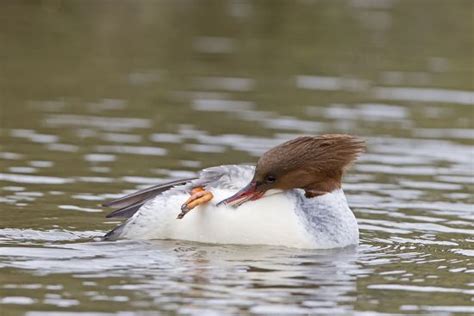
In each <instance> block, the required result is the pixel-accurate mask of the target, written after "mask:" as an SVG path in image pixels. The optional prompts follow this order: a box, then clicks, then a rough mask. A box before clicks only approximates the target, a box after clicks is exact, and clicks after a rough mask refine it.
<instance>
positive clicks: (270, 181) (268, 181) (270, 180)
mask: <svg viewBox="0 0 474 316" xmlns="http://www.w3.org/2000/svg"><path fill="white" fill-rule="evenodd" d="M275 181H276V177H275V176H272V175H270V174H269V175H268V176H266V177H265V182H266V183H273V182H275Z"/></svg>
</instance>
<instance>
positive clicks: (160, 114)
mask: <svg viewBox="0 0 474 316" xmlns="http://www.w3.org/2000/svg"><path fill="white" fill-rule="evenodd" d="M473 12H474V8H473V2H472V1H469V0H468V1H462V0H455V1H440V0H433V1H424V0H415V1H408V0H405V1H402V0H398V1H397V0H380V1H374V0H351V1H311V0H300V1H282V0H278V1H230V0H227V1H191V0H180V1H145V0H143V1H60V0H56V1H2V2H1V3H0V192H1V193H0V215H1V220H0V245H1V246H0V314H1V315H2V316H3V315H28V316H33V315H34V316H38V315H41V316H43V315H101V316H102V315H112V314H114V313H118V315H126V316H128V315H157V312H161V313H163V314H170V313H171V314H173V313H179V314H186V315H223V314H243V315H245V314H271V313H283V314H291V315H293V314H308V315H315V314H345V315H347V314H354V315H369V314H370V315H401V314H435V315H450V314H472V313H474V308H473V305H474V299H473V297H474V281H473V280H474V277H473V275H474V261H473V256H474V251H473V248H474V247H473V243H474V221H473V220H474V208H473V206H472V202H473V197H472V189H473V182H474V181H473V179H474V177H473V176H474V174H473V172H474V150H473V148H474V147H473V136H474V132H473V129H472V127H473V114H474V112H473V105H474V91H473V90H474V83H473V69H474V65H473V56H474V52H473V47H474V46H473V45H474V44H473V42H474V39H473V30H474V18H473ZM334 132H337V133H350V134H356V135H359V136H362V137H364V138H366V139H367V141H368V152H367V154H365V155H364V156H363V157H362V158H361V159H360V161H359V162H358V163H357V164H356V165H355V166H354V167H353V168H352V170H351V172H350V173H349V174H348V175H347V176H346V179H345V186H344V189H345V191H346V193H347V196H348V200H349V203H350V205H351V206H352V208H353V210H354V212H355V214H356V216H357V218H358V221H359V225H360V229H361V243H360V245H359V247H357V248H349V249H340V250H331V251H309V250H297V249H288V248H279V247H263V246H235V245H205V244H196V243H190V242H183V241H149V242H132V241H120V242H97V241H94V239H96V238H97V237H99V236H101V235H102V234H104V232H106V231H107V230H109V229H111V228H112V227H114V225H116V224H117V223H118V222H117V221H111V220H106V219H105V218H104V215H105V211H104V210H102V209H101V208H100V207H98V204H99V203H100V202H101V201H103V200H105V199H107V198H111V197H114V196H117V195H120V194H122V193H126V192H129V191H131V190H134V189H137V188H142V187H146V186H149V185H151V184H156V183H158V182H160V181H164V180H167V179H173V178H179V177H187V176H190V175H194V174H195V173H196V171H198V170H199V169H201V168H203V167H208V166H213V165H217V164H225V163H247V162H248V163H254V162H255V161H256V159H257V157H258V156H259V155H260V154H261V153H262V152H263V151H265V150H266V149H268V148H269V147H271V146H273V145H275V144H277V143H280V142H282V141H283V140H286V139H289V138H292V137H294V136H296V135H301V134H321V133H334Z"/></svg>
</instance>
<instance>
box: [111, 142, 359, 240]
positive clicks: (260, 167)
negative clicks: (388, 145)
mask: <svg viewBox="0 0 474 316" xmlns="http://www.w3.org/2000/svg"><path fill="white" fill-rule="evenodd" d="M364 150H365V143H364V141H363V140H361V139H360V138H358V137H355V136H351V135H341V134H327V135H321V136H302V137H298V138H295V139H293V140H290V141H287V142H285V143H283V144H280V145H278V146H276V147H274V148H272V149H270V150H268V151H267V152H265V153H264V154H263V155H262V156H261V157H260V159H259V160H258V162H257V164H256V166H250V165H222V166H217V167H211V168H207V169H204V170H202V171H201V172H200V173H199V176H198V177H196V178H188V179H181V180H174V181H171V182H167V183H164V184H159V185H156V186H154V187H151V188H148V189H144V190H141V191H138V192H135V193H132V194H129V195H127V196H124V197H122V198H118V199H116V200H113V201H109V202H106V203H104V204H103V205H104V206H111V207H116V208H118V209H117V210H115V211H113V212H112V213H110V214H109V215H107V217H124V218H127V220H126V221H125V222H124V223H122V224H120V225H119V226H117V227H116V228H114V229H113V230H112V231H110V232H109V233H107V234H106V235H105V237H104V238H105V239H106V240H116V239H121V238H124V239H181V240H189V241H197V242H205V243H226V244H264V245H279V246H288V247H297V248H313V249H327V248H336V247H345V246H348V245H353V244H357V243H358V240H359V230H358V225H357V221H356V218H355V216H354V214H353V213H352V211H351V209H350V208H349V206H348V203H347V200H346V197H345V195H344V192H343V190H342V188H341V181H342V176H343V174H344V171H345V170H346V169H347V167H348V166H349V165H350V164H351V163H352V162H353V161H354V160H355V159H356V158H357V157H358V156H359V155H360V154H361V153H362V152H363V151H364ZM183 202H184V204H183ZM191 210H192V211H191Z"/></svg>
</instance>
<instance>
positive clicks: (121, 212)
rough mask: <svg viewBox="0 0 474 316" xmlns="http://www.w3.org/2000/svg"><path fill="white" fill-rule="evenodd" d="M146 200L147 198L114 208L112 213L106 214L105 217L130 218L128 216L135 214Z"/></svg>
mask: <svg viewBox="0 0 474 316" xmlns="http://www.w3.org/2000/svg"><path fill="white" fill-rule="evenodd" d="M146 201H148V200H145V201H143V202H138V203H135V204H132V205H129V206H125V207H122V208H119V209H118V210H115V211H113V212H112V213H109V214H107V215H106V216H105V217H107V218H112V217H123V218H130V217H132V216H133V214H135V213H136V212H137V211H138V209H139V208H140V207H142V205H143V204H145V202H146Z"/></svg>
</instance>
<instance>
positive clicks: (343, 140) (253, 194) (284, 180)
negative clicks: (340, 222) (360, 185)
mask: <svg viewBox="0 0 474 316" xmlns="http://www.w3.org/2000/svg"><path fill="white" fill-rule="evenodd" d="M364 150H365V142H364V141H363V140H362V139H360V138H358V137H355V136H351V135H345V134H327V135H321V136H302V137H298V138H295V139H292V140H290V141H287V142H285V143H283V144H280V145H278V146H276V147H274V148H272V149H270V150H268V151H267V152H265V153H264V154H263V155H262V156H261V157H260V159H259V160H258V162H257V166H256V168H255V174H254V177H253V179H252V181H251V183H250V184H249V185H248V186H247V187H245V188H244V189H242V190H241V191H239V192H238V193H237V194H235V195H234V196H232V197H230V198H228V199H226V200H224V201H223V202H224V203H226V204H237V205H240V204H242V203H243V202H245V201H248V200H256V199H258V198H260V197H261V196H262V195H263V194H264V193H265V192H266V191H268V190H270V189H280V190H289V189H295V188H301V189H304V190H305V191H306V196H307V197H314V196H318V195H322V194H325V193H329V192H331V191H333V190H335V189H338V188H340V187H341V181H342V176H343V174H344V171H345V170H346V169H347V168H348V167H349V166H350V164H351V163H352V162H353V161H354V160H355V159H356V158H357V157H358V156H359V155H360V154H361V153H362V152H364Z"/></svg>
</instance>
